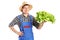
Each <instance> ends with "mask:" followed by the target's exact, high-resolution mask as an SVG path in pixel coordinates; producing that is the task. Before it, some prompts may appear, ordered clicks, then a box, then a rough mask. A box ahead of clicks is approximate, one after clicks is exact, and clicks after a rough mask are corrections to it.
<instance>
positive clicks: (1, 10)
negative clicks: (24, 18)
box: [0, 0, 60, 40]
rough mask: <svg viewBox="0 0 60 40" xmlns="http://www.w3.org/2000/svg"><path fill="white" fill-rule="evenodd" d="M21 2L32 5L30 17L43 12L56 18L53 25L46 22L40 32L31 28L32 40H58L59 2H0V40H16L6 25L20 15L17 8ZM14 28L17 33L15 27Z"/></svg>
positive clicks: (5, 0)
mask: <svg viewBox="0 0 60 40" xmlns="http://www.w3.org/2000/svg"><path fill="white" fill-rule="evenodd" d="M23 1H26V2H28V3H30V4H32V5H33V8H32V10H31V11H30V12H29V13H30V14H31V15H33V16H36V12H37V11H42V10H45V11H47V12H50V13H52V14H53V15H54V16H55V18H56V21H55V23H54V24H52V23H50V22H46V23H45V24H44V26H43V27H42V28H41V29H40V30H38V29H36V28H35V27H33V33H34V40H60V0H0V40H18V35H17V34H15V33H14V32H12V31H11V30H10V29H9V27H8V25H9V23H10V22H11V21H12V20H13V19H14V18H15V17H16V16H17V15H20V14H21V12H20V11H19V6H21V4H22V2H23ZM14 27H15V28H16V30H18V31H19V28H18V26H17V25H15V26H14Z"/></svg>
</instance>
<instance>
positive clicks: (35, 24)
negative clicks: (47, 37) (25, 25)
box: [33, 17, 39, 28]
mask: <svg viewBox="0 0 60 40" xmlns="http://www.w3.org/2000/svg"><path fill="white" fill-rule="evenodd" d="M33 26H35V27H36V28H38V27H39V23H38V22H37V21H36V19H35V18H34V17H33Z"/></svg>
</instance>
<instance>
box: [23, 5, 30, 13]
mask: <svg viewBox="0 0 60 40" xmlns="http://www.w3.org/2000/svg"><path fill="white" fill-rule="evenodd" d="M29 10H30V9H29V6H28V5H27V6H24V8H23V9H22V11H23V12H24V13H29Z"/></svg>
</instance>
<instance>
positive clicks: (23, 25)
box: [9, 3, 45, 40]
mask: <svg viewBox="0 0 60 40" xmlns="http://www.w3.org/2000/svg"><path fill="white" fill-rule="evenodd" d="M19 9H20V11H21V12H22V14H20V15H18V16H16V17H15V18H14V19H13V20H12V22H11V23H10V24H9V28H10V29H11V30H12V31H13V32H15V33H16V34H17V35H19V40H34V36H33V32H32V26H35V27H36V28H37V29H41V28H42V26H43V24H44V23H45V21H44V22H42V23H38V22H37V21H36V20H35V18H34V17H33V16H32V15H30V14H29V11H30V10H31V9H32V5H31V4H27V3H23V5H22V6H21V7H19ZM16 24H17V25H18V27H19V29H20V31H19V32H18V31H17V30H16V29H15V28H14V27H13V26H14V25H16Z"/></svg>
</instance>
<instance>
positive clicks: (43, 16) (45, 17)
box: [35, 11, 55, 23]
mask: <svg viewBox="0 0 60 40" xmlns="http://www.w3.org/2000/svg"><path fill="white" fill-rule="evenodd" d="M35 19H36V20H37V21H38V22H43V21H47V22H48V21H50V22H52V23H54V22H55V17H54V15H52V14H50V13H49V12H45V11H38V12H36V17H35Z"/></svg>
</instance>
